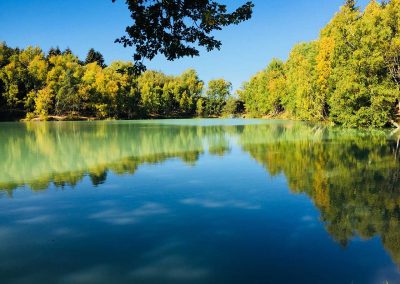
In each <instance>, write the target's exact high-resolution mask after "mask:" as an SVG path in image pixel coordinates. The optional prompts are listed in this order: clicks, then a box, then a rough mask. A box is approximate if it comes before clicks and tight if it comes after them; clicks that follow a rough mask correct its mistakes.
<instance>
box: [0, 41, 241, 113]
mask: <svg viewBox="0 0 400 284" xmlns="http://www.w3.org/2000/svg"><path fill="white" fill-rule="evenodd" d="M131 67H132V63H130V62H121V61H117V62H113V63H111V64H110V65H109V66H106V65H105V63H104V58H103V55H102V54H101V53H100V52H98V51H95V50H94V49H91V50H89V52H88V55H87V57H86V60H85V62H82V61H80V60H79V59H78V57H77V56H75V55H74V54H73V53H72V52H71V51H70V50H69V49H67V50H65V51H63V52H62V51H61V50H60V49H58V48H52V49H51V50H50V51H49V52H48V54H47V55H45V54H44V52H43V51H42V50H41V49H40V48H38V47H28V48H26V49H24V50H20V49H18V48H10V47H8V46H7V45H6V44H5V43H2V44H0V117H1V118H2V119H12V118H23V117H25V116H26V117H27V118H28V119H32V118H41V119H48V118H55V117H56V116H59V117H72V118H78V117H87V118H98V119H104V118H128V119H129V118H147V117H193V116H196V115H199V116H220V115H221V114H222V113H223V111H226V110H227V109H228V108H225V105H226V101H227V100H228V99H229V106H230V108H229V109H231V110H232V112H236V109H235V108H232V103H233V104H235V103H236V100H235V99H233V98H232V97H230V91H231V83H229V82H227V81H225V80H224V79H218V80H212V81H210V83H209V89H208V90H207V91H204V90H203V89H204V83H203V81H201V80H200V79H199V77H198V75H197V73H196V71H194V70H187V71H185V72H183V73H182V74H181V75H179V76H167V75H165V74H163V73H161V72H156V71H146V72H144V73H142V74H141V75H140V76H136V75H135V74H132V73H131V72H130V68H131Z"/></svg>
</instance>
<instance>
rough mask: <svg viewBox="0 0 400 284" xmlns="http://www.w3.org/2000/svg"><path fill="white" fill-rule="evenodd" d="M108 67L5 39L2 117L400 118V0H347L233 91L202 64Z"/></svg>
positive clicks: (367, 123)
mask: <svg viewBox="0 0 400 284" xmlns="http://www.w3.org/2000/svg"><path fill="white" fill-rule="evenodd" d="M134 69H135V68H134V63H132V62H122V61H116V62H112V63H111V64H110V65H109V66H106V65H105V63H104V58H103V56H102V54H101V53H99V52H98V51H95V50H94V49H91V50H90V51H89V52H88V54H87V56H86V59H85V61H81V60H80V59H79V58H78V57H77V56H75V55H74V54H73V53H72V52H71V50H70V49H66V50H64V51H61V50H60V49H58V48H52V49H51V50H50V51H48V52H47V53H45V52H43V51H42V50H41V49H40V48H38V47H27V48H26V49H19V48H11V47H9V46H7V45H6V43H2V44H0V94H1V95H0V118H1V119H3V120H12V119H21V118H26V119H27V120H32V119H40V120H47V119H54V118H60V117H61V118H69V119H108V118H112V119H135V118H168V117H170V118H181V117H221V116H246V117H268V118H273V117H275V118H287V119H295V120H306V121H324V122H329V123H332V124H337V125H343V126H346V127H390V126H396V127H399V124H400V122H399V120H400V116H399V114H400V0H391V1H387V2H380V3H378V2H377V1H375V0H372V1H370V3H369V4H368V5H367V7H366V8H365V9H361V8H359V7H358V6H357V3H356V2H355V1H354V0H347V1H346V2H345V4H344V5H343V6H342V7H341V8H340V10H339V11H338V12H337V13H336V14H335V15H334V17H333V18H332V19H331V21H330V22H329V23H328V24H327V25H326V26H325V27H324V28H323V29H322V30H321V32H320V36H319V38H318V39H317V40H314V41H312V42H305V43H299V44H297V45H296V46H294V47H293V49H292V50H291V52H290V54H289V56H288V59H287V60H285V61H282V60H279V59H273V60H272V61H271V62H270V64H269V65H268V66H267V67H266V69H264V70H262V71H261V72H259V73H257V74H256V75H255V76H253V77H252V78H250V80H249V81H248V82H245V83H244V84H243V86H242V87H241V88H240V89H239V90H238V91H237V94H236V95H232V94H231V91H232V85H231V83H230V82H228V81H226V80H224V79H216V80H211V81H210V82H208V84H207V88H205V83H204V82H203V81H202V80H200V78H199V76H198V74H197V72H196V71H195V70H187V71H185V72H183V73H182V74H180V75H179V76H169V75H166V74H164V73H162V72H159V71H151V70H149V71H144V72H142V73H141V74H137V73H136V72H134Z"/></svg>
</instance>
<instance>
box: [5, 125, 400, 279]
mask: <svg viewBox="0 0 400 284" xmlns="http://www.w3.org/2000/svg"><path fill="white" fill-rule="evenodd" d="M0 142H1V143H0V172H1V173H2V174H1V175H0V188H1V191H0V208H1V209H2V210H1V211H0V243H1V244H2V245H1V246H0V283H384V281H388V283H398V282H399V281H400V274H399V270H398V265H399V264H400V222H399V221H400V219H399V217H400V209H399V206H400V185H399V177H400V167H399V160H398V158H397V152H396V143H397V141H396V139H395V138H394V137H390V136H389V135H388V133H387V132H384V131H357V130H343V129H340V128H327V127H323V126H316V125H310V124H304V123H295V122H285V121H272V122H269V121H262V120H179V121H168V120H164V121H150V122H145V121H138V122H120V121H118V122H66V123H28V124H22V123H2V124H0Z"/></svg>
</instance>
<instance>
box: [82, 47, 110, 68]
mask: <svg viewBox="0 0 400 284" xmlns="http://www.w3.org/2000/svg"><path fill="white" fill-rule="evenodd" d="M93 62H97V64H98V65H99V66H100V67H102V68H105V67H106V65H105V63H104V57H103V54H101V53H100V52H98V51H96V50H94V49H93V48H91V49H90V50H89V52H88V54H87V55H86V59H85V64H89V63H93Z"/></svg>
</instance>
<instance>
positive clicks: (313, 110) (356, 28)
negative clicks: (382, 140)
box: [239, 0, 400, 127]
mask: <svg viewBox="0 0 400 284" xmlns="http://www.w3.org/2000/svg"><path fill="white" fill-rule="evenodd" d="M239 94H240V96H241V98H242V99H243V101H244V102H245V107H246V111H247V112H248V114H249V115H252V116H272V115H276V114H278V113H280V114H281V115H282V113H283V114H285V116H286V117H290V118H296V119H301V120H317V121H321V120H329V121H332V122H334V123H336V124H341V125H345V126H350V127H383V126H388V125H389V124H390V123H393V124H396V121H397V120H398V119H397V115H398V112H399V110H400V105H399V101H400V100H399V98H400V1H399V0H391V1H388V2H385V3H378V2H377V1H375V0H372V1H370V3H369V4H368V6H367V7H366V8H365V10H364V11H362V10H361V9H359V8H358V7H356V4H355V1H350V0H349V1H346V4H345V5H344V6H343V7H341V9H340V11H339V12H338V13H337V14H336V15H335V16H334V17H333V19H332V20H331V21H330V22H329V24H328V25H327V26H326V27H325V28H324V29H323V30H322V31H321V34H320V37H319V39H318V40H316V41H313V42H310V43H301V44H298V45H296V46H295V47H294V48H293V50H292V51H291V53H290V55H289V58H288V60H287V61H286V62H281V61H279V60H273V61H272V62H271V64H270V65H269V66H268V67H267V68H266V69H265V70H264V71H261V72H260V73H258V74H257V75H255V76H254V77H253V78H251V80H250V81H249V82H247V83H245V84H244V86H243V88H242V89H241V90H240V91H239Z"/></svg>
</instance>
